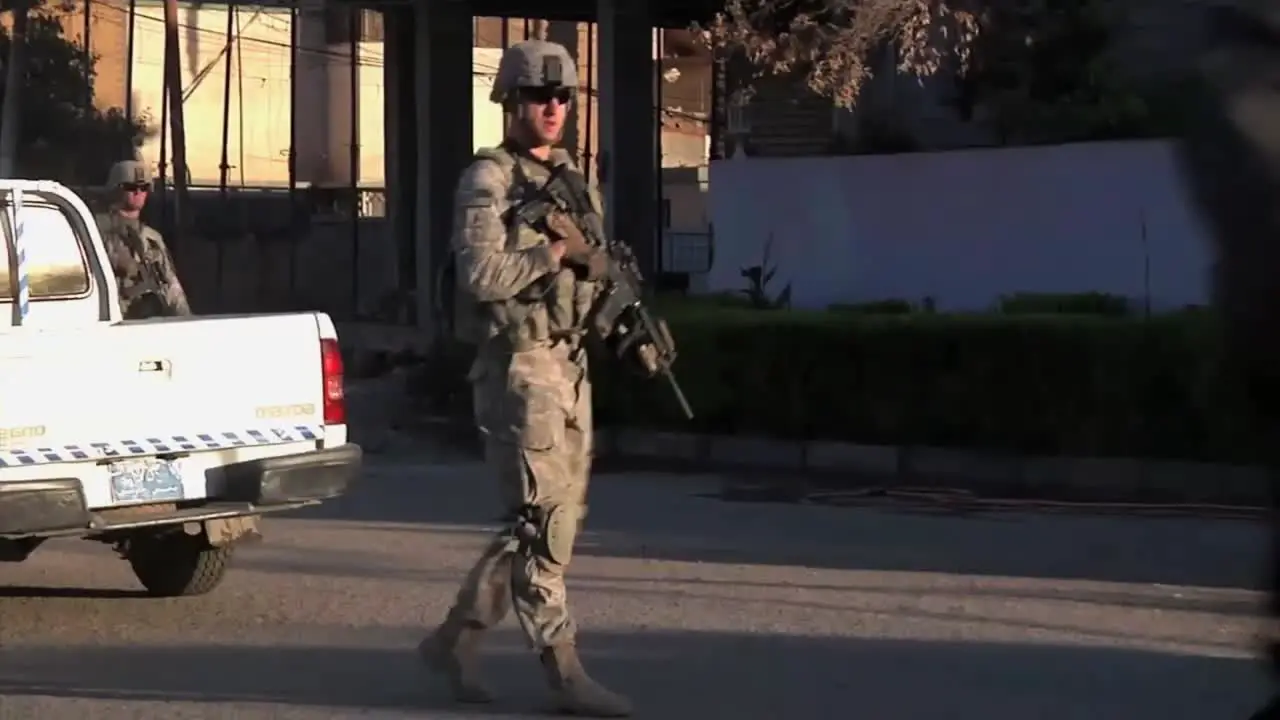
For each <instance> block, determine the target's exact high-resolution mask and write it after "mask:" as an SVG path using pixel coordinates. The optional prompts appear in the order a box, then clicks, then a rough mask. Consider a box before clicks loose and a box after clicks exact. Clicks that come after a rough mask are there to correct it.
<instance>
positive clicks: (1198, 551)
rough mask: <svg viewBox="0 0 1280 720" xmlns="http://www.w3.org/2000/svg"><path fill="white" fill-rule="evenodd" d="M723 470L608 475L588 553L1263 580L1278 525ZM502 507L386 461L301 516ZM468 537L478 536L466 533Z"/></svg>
mask: <svg viewBox="0 0 1280 720" xmlns="http://www.w3.org/2000/svg"><path fill="white" fill-rule="evenodd" d="M720 482H721V479H720V478H718V477H715V476H706V475H691V476H672V475H644V474H628V475H609V474H605V475H600V476H598V477H596V478H595V479H594V481H593V486H592V489H591V495H590V498H589V500H590V514H589V517H588V518H587V521H586V528H585V530H586V533H585V535H584V537H583V542H582V549H581V550H580V551H579V554H580V555H589V556H597V557H614V558H636V559H645V560H666V561H675V562H687V563H719V564H744V565H775V566H794V567H810V568H831V569H843V570H876V571H903V572H936V573H945V574H953V575H976V576H1005V577H1026V578H1044V579H1066V580H1097V581H1107V582H1120V583H1138V584H1160V585H1181V586H1194V587H1205V588H1242V589H1256V588H1258V587H1259V586H1260V582H1261V579H1262V569H1263V562H1264V559H1265V556H1264V552H1263V551H1264V548H1265V546H1266V532H1267V528H1266V527H1265V526H1264V525H1262V524H1257V523H1250V522H1240V521H1231V520H1213V519H1203V518H1150V517H1126V516H1079V515H1052V514H1036V513H1011V512H1010V513H995V514H990V515H977V516H969V517H951V516H944V517H938V516H927V515H913V514H903V513H899V512H893V511H888V510H878V509H872V508H839V507H822V506H808V505H786V504H764V503H725V502H721V501H719V500H715V499H708V498H706V497H700V495H701V494H703V493H704V492H705V491H706V490H708V489H709V488H715V487H718V486H719V484H720ZM500 511H501V509H500V508H499V506H498V504H497V495H496V490H495V488H494V487H493V481H492V479H491V478H490V477H488V476H487V475H486V474H485V473H484V472H483V470H482V469H481V468H480V467H479V466H478V465H475V464H470V465H468V464H462V465H438V466H433V465H426V464H423V465H412V464H407V465H404V466H400V467H397V466H394V465H384V466H382V467H380V468H375V469H374V470H372V471H371V473H370V475H369V477H367V478H366V480H365V482H364V483H363V484H362V485H361V486H360V487H358V488H357V489H355V490H354V491H353V492H352V493H351V494H350V495H349V496H347V497H344V498H341V499H339V500H338V501H335V502H331V503H328V504H325V505H322V506H320V507H318V508H312V509H308V510H305V511H302V512H299V513H297V514H296V515H294V517H298V518H308V519H316V520H321V519H324V520H341V521H344V522H348V523H350V522H356V523H367V524H374V523H379V524H385V523H399V524H402V525H404V526H405V527H410V526H419V527H422V528H423V530H424V531H429V532H433V533H434V532H442V531H447V532H457V533H464V534H465V533H474V534H475V540H474V542H476V543H479V542H481V541H482V540H481V539H480V538H481V537H482V536H483V533H484V532H486V530H487V528H491V527H494V526H495V525H496V524H497V521H498V517H499V515H500ZM464 541H465V539H464Z"/></svg>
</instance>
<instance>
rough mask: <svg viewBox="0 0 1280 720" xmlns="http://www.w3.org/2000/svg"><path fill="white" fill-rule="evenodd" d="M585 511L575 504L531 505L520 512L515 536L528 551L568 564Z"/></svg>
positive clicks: (554, 561)
mask: <svg viewBox="0 0 1280 720" xmlns="http://www.w3.org/2000/svg"><path fill="white" fill-rule="evenodd" d="M585 510H586V508H585V507H583V506H582V505H577V504H573V503H563V504H557V505H539V506H534V507H528V508H526V509H525V510H524V511H522V512H521V513H520V520H519V521H518V525H517V529H516V536H517V537H519V538H520V539H521V541H522V542H521V544H522V545H523V546H524V547H525V548H526V549H527V552H529V553H531V554H534V555H538V556H540V557H544V558H546V559H548V560H550V561H551V562H553V563H556V564H557V565H568V564H569V561H570V560H572V559H573V546H574V543H575V542H576V541H577V538H578V529H579V528H580V527H581V526H582V517H583V515H585V512H584V511H585Z"/></svg>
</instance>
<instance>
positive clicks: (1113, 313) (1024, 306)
mask: <svg viewBox="0 0 1280 720" xmlns="http://www.w3.org/2000/svg"><path fill="white" fill-rule="evenodd" d="M996 307H997V311H998V312H1000V313H1002V314H1005V315H1046V314H1057V315H1100V316H1103V317H1124V316H1126V315H1129V314H1130V304H1129V299H1128V298H1126V297H1124V296H1123V295H1111V294H1109V293H1100V292H1089V293H1013V294H1011V295H1003V296H1001V297H1000V300H999V301H998V302H997V304H996Z"/></svg>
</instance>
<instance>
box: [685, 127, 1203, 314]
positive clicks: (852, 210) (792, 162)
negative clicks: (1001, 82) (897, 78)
mask: <svg viewBox="0 0 1280 720" xmlns="http://www.w3.org/2000/svg"><path fill="white" fill-rule="evenodd" d="M1183 192H1184V190H1183V188H1182V185H1181V181H1180V176H1179V172H1178V170H1177V167H1176V163H1175V157H1174V151H1173V146H1172V145H1171V144H1169V143H1166V142H1163V141H1145V142H1115V143H1088V144H1078V145H1064V146H1052V147H1025V148H1010V149H1000V150H971V151H954V152H947V153H921V154H907V155H886V156H860V157H829V158H794V159H792V158H777V159H773V158H740V159H731V160H717V161H715V162H713V163H712V166H711V181H710V206H711V219H712V222H713V223H714V230H715V242H716V252H715V264H714V266H713V267H712V269H711V272H710V273H708V275H707V277H706V282H707V284H706V286H705V287H707V289H708V290H710V291H713V292H714V291H721V290H736V289H739V288H741V287H743V280H742V278H741V275H740V271H741V269H742V268H743V267H747V266H750V265H757V264H759V263H760V260H761V256H762V248H763V245H764V243H765V241H766V239H767V238H768V237H769V235H770V234H772V235H773V237H774V246H773V252H772V256H773V260H772V262H773V264H774V265H776V266H777V267H778V272H777V276H776V278H775V280H774V284H775V285H776V288H774V289H775V291H776V290H780V289H781V288H782V287H783V286H784V285H785V284H786V283H787V282H792V283H793V290H792V293H793V295H792V298H793V302H794V303H795V304H796V305H797V306H800V307H809V308H821V307H826V306H827V305H829V304H832V303H841V302H862V301H870V300H880V299H888V298H903V299H909V300H920V299H922V298H924V297H926V296H932V297H934V298H935V300H936V302H937V303H938V306H939V308H942V309H957V310H959V309H973V310H976V309H982V308H985V307H988V306H989V305H990V304H991V303H992V302H993V300H994V299H995V298H996V297H997V296H999V295H1000V294H1002V293H1008V292H1020V291H1028V292H1087V291H1100V292H1109V293H1117V294H1123V295H1127V296H1130V297H1135V298H1141V297H1143V296H1144V295H1145V294H1146V293H1147V292H1148V290H1149V293H1150V297H1151V300H1152V304H1153V306H1154V307H1157V308H1161V307H1179V306H1182V305H1186V304H1193V303H1194V304H1198V303H1203V302H1206V299H1207V297H1208V287H1209V277H1208V272H1209V263H1210V254H1209V252H1210V251H1209V245H1208V242H1207V240H1206V236H1205V234H1204V231H1203V228H1202V227H1201V226H1200V225H1199V223H1198V221H1197V219H1196V217H1195V215H1194V214H1193V211H1192V210H1191V209H1190V207H1189V205H1188V203H1187V201H1186V199H1185V197H1184V195H1183ZM1144 224H1145V228H1146V233H1145V234H1146V238H1145V240H1144V237H1143V235H1144V233H1143V226H1144ZM1148 263H1149V283H1148V281H1147V280H1146V279H1144V278H1145V277H1146V274H1147V270H1146V268H1147V267H1148Z"/></svg>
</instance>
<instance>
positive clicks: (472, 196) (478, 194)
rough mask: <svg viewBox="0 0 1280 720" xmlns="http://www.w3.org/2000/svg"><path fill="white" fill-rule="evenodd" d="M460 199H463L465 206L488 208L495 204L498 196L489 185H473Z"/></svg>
mask: <svg viewBox="0 0 1280 720" xmlns="http://www.w3.org/2000/svg"><path fill="white" fill-rule="evenodd" d="M459 200H461V201H462V205H463V207H469V208H487V207H490V206H492V205H493V204H494V202H495V201H496V200H497V197H496V196H495V195H494V194H493V191H492V190H490V189H489V188H487V187H473V188H468V189H467V190H466V191H465V192H463V193H462V197H460V198H459Z"/></svg>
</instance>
